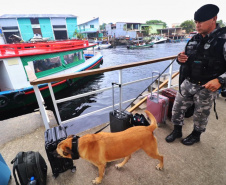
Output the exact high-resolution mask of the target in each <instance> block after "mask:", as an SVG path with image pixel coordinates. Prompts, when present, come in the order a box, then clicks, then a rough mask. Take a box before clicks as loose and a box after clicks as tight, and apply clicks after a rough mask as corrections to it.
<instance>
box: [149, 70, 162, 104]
mask: <svg viewBox="0 0 226 185" xmlns="http://www.w3.org/2000/svg"><path fill="white" fill-rule="evenodd" d="M154 73H156V74H158V75H160V72H159V71H153V72H152V80H153V74H154ZM159 78H160V76H159ZM159 78H158V93H157V103H158V102H159V81H160V80H159ZM152 85H153V84H152ZM152 85H151V97H152Z"/></svg>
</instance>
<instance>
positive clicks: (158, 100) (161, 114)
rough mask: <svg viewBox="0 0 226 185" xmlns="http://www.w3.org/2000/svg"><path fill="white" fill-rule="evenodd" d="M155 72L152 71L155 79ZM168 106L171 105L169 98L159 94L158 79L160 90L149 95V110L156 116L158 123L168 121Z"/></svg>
mask: <svg viewBox="0 0 226 185" xmlns="http://www.w3.org/2000/svg"><path fill="white" fill-rule="evenodd" d="M153 73H155V72H153ZM153 73H152V79H153ZM158 74H159V73H158ZM151 92H152V87H151ZM168 106H169V99H168V98H167V97H165V96H163V95H160V94H159V81H158V92H157V93H151V95H149V96H148V97H147V110H148V111H149V112H151V113H152V114H153V115H154V116H155V119H156V121H157V123H158V124H160V123H165V121H166V117H167V112H168Z"/></svg>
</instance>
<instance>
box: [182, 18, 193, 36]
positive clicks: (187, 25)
mask: <svg viewBox="0 0 226 185" xmlns="http://www.w3.org/2000/svg"><path fill="white" fill-rule="evenodd" d="M180 27H182V29H184V30H186V33H190V32H192V31H194V30H195V23H194V21H193V20H187V21H184V22H183V23H182V24H181V25H180Z"/></svg>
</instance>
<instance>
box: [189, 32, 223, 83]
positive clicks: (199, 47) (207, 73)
mask: <svg viewBox="0 0 226 185" xmlns="http://www.w3.org/2000/svg"><path fill="white" fill-rule="evenodd" d="M225 41H226V40H225V39H222V38H219V37H218V38H214V37H211V36H210V37H205V38H203V37H202V36H201V35H199V34H197V35H195V36H193V37H192V39H191V40H190V41H189V42H188V43H187V45H186V47H185V54H186V55H187V56H188V61H187V62H186V63H187V65H188V67H189V74H188V75H187V76H188V77H189V79H190V81H191V82H193V83H197V84H201V85H202V84H205V83H206V82H208V81H210V80H212V79H215V78H217V77H218V76H220V75H221V74H223V73H224V72H225V71H226V61H225V59H224V56H223V49H224V44H225Z"/></svg>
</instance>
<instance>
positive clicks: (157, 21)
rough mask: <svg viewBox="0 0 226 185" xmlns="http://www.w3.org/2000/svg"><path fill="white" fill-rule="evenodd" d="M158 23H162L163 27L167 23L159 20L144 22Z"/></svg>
mask: <svg viewBox="0 0 226 185" xmlns="http://www.w3.org/2000/svg"><path fill="white" fill-rule="evenodd" d="M158 23H163V28H166V27H167V24H166V23H165V22H163V21H161V20H150V21H146V24H158Z"/></svg>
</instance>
